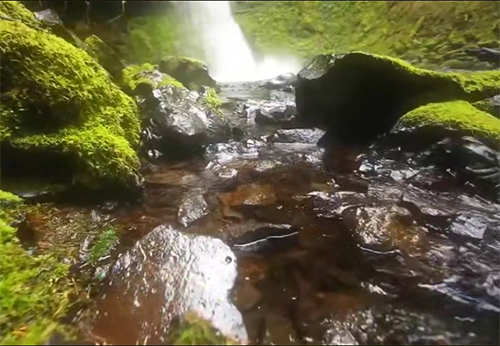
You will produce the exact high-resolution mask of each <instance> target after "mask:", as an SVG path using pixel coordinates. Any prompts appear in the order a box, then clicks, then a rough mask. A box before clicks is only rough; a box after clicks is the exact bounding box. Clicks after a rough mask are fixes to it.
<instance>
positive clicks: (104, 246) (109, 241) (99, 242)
mask: <svg viewBox="0 0 500 346" xmlns="http://www.w3.org/2000/svg"><path fill="white" fill-rule="evenodd" d="M117 241H118V234H117V233H116V230H115V229H113V228H110V229H106V230H104V231H102V232H101V233H100V234H99V235H98V236H97V239H96V242H95V244H94V246H93V247H92V250H91V251H90V256H89V262H90V263H91V264H94V265H95V264H96V263H97V262H98V261H99V260H100V259H101V258H102V257H104V256H106V255H108V254H109V253H110V251H111V249H112V247H113V246H114V245H115V244H116V242H117Z"/></svg>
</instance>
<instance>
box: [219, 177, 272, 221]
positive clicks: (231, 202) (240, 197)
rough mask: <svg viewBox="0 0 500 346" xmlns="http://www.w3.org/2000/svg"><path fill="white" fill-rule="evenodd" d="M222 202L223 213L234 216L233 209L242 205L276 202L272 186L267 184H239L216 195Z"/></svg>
mask: <svg viewBox="0 0 500 346" xmlns="http://www.w3.org/2000/svg"><path fill="white" fill-rule="evenodd" d="M218 198H219V200H220V202H221V203H222V208H223V214H224V215H226V216H228V217H230V216H235V214H234V211H239V210H241V208H243V207H245V206H246V207H258V206H269V205H273V204H275V203H276V200H277V198H276V195H275V192H274V188H273V187H272V186H271V185H268V184H257V183H253V184H248V185H240V186H238V188H237V189H236V191H233V192H226V193H222V194H219V196H218Z"/></svg>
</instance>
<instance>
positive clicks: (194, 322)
mask: <svg viewBox="0 0 500 346" xmlns="http://www.w3.org/2000/svg"><path fill="white" fill-rule="evenodd" d="M174 329H175V332H174V333H172V335H171V339H172V345H238V343H237V342H235V341H234V340H231V339H229V338H227V337H225V336H224V335H223V334H222V333H221V332H220V331H218V330H217V329H216V328H214V327H213V326H212V325H211V324H210V322H209V321H207V320H205V319H203V318H201V317H200V316H198V315H197V314H196V313H194V312H189V313H187V314H185V315H184V316H183V317H182V321H181V322H180V324H179V326H177V328H174Z"/></svg>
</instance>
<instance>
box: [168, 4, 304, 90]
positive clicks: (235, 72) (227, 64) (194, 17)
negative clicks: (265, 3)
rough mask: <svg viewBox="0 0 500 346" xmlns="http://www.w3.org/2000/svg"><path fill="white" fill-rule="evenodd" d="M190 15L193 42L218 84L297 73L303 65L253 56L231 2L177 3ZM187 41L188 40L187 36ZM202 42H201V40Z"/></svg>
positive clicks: (288, 59)
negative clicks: (199, 47)
mask: <svg viewBox="0 0 500 346" xmlns="http://www.w3.org/2000/svg"><path fill="white" fill-rule="evenodd" d="M175 3H176V6H178V7H179V8H181V9H182V11H181V13H183V14H185V15H186V16H187V18H186V19H187V20H188V26H189V31H188V33H190V34H192V35H189V36H190V37H191V38H192V39H194V37H196V39H197V40H196V42H198V44H200V45H202V48H203V49H202V53H203V56H199V55H200V54H196V55H198V56H195V57H198V58H200V59H203V60H204V61H205V62H206V64H207V66H208V68H209V71H210V74H211V75H212V77H213V78H214V79H215V80H217V81H219V82H251V81H257V80H264V79H270V78H273V77H275V76H277V75H280V74H282V73H288V72H292V73H297V72H298V71H299V70H300V68H301V65H300V63H299V61H298V59H295V58H294V57H290V56H265V57H264V58H263V59H262V60H261V61H257V60H256V59H255V57H254V54H253V52H252V49H251V48H250V45H249V44H248V42H247V40H246V38H245V36H244V35H243V32H242V31H241V29H240V27H239V25H238V24H237V23H236V21H235V20H234V18H233V15H232V13H231V5H230V2H229V1H176V2H175ZM186 39H189V37H187V38H186ZM198 40H199V41H198Z"/></svg>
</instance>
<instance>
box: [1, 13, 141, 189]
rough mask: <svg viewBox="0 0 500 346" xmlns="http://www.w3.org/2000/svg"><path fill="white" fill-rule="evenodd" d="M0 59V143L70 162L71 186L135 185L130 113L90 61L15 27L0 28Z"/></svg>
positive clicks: (59, 42)
mask: <svg viewBox="0 0 500 346" xmlns="http://www.w3.org/2000/svg"><path fill="white" fill-rule="evenodd" d="M0 53H1V55H2V69H1V77H2V89H3V92H2V95H1V100H0V101H1V111H0V115H1V122H0V134H1V139H0V140H1V141H2V142H9V143H10V144H11V145H12V146H13V147H15V148H22V149H25V150H30V149H32V148H37V149H49V150H51V151H54V152H59V153H61V155H63V154H68V155H71V156H72V157H73V158H74V159H75V160H76V162H77V165H78V175H77V176H74V177H73V180H74V182H78V183H83V184H88V185H89V186H92V187H96V186H99V185H100V184H102V183H103V182H104V181H106V182H112V183H117V184H124V185H125V186H131V185H134V184H136V181H137V179H138V175H139V173H138V169H139V160H138V157H137V155H136V152H135V148H137V147H138V145H139V133H140V123H139V116H138V109H137V106H136V104H135V102H134V101H133V99H132V98H130V97H129V96H127V95H126V94H125V93H123V92H122V91H121V90H120V89H119V88H118V87H117V86H116V85H114V84H113V83H112V82H111V81H110V79H109V76H108V74H107V73H106V72H105V71H104V70H103V68H102V67H101V66H100V65H99V64H98V63H97V62H96V61H95V60H94V59H92V58H91V57H90V56H89V55H88V54H87V53H86V52H85V51H83V50H81V49H79V48H76V47H74V46H72V45H71V44H69V43H67V42H66V41H64V40H63V39H61V38H59V37H56V36H54V35H52V34H49V33H47V32H44V31H39V30H35V29H33V28H31V27H28V26H26V25H25V24H23V23H20V22H15V21H2V22H1V23H0ZM105 184H107V183H105Z"/></svg>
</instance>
